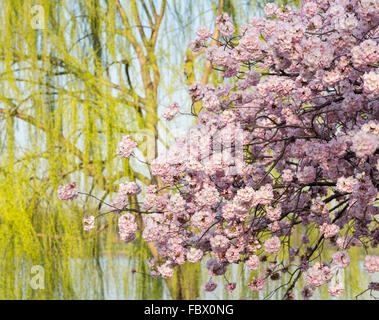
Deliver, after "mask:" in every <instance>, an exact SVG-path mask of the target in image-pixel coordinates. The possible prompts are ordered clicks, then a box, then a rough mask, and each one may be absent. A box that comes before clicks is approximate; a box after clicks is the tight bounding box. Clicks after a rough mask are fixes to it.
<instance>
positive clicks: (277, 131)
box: [58, 0, 379, 299]
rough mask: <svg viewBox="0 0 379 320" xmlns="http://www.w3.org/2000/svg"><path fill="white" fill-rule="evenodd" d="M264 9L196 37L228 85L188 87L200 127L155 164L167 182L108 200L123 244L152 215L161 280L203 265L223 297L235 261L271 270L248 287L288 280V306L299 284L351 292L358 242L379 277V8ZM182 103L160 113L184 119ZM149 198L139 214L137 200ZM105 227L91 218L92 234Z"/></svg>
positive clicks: (68, 190) (129, 144)
mask: <svg viewBox="0 0 379 320" xmlns="http://www.w3.org/2000/svg"><path fill="white" fill-rule="evenodd" d="M264 12H265V15H266V18H257V17H254V18H252V19H251V20H250V22H249V24H247V25H243V26H241V27H240V28H239V30H236V27H235V26H234V25H233V23H232V21H231V19H230V18H229V16H228V15H227V14H225V13H224V14H222V15H220V16H219V17H218V18H217V19H216V25H217V27H218V28H219V30H220V36H219V37H218V38H216V39H214V38H212V34H213V31H212V30H209V29H208V28H206V27H202V28H200V29H198V30H197V32H196V34H197V35H196V38H195V39H194V40H193V41H191V43H190V48H191V50H192V51H193V52H204V53H205V55H206V59H207V60H208V61H209V63H210V65H211V66H212V68H213V69H215V70H218V71H219V72H220V73H221V75H222V77H223V79H224V80H223V83H222V84H220V85H219V86H217V87H215V86H213V85H211V84H207V85H202V84H201V83H199V82H195V83H193V84H191V85H190V86H189V88H188V92H189V95H190V97H191V99H192V106H191V115H192V116H194V117H196V124H195V125H194V126H193V127H191V129H190V130H189V132H188V134H187V135H186V136H184V137H180V138H178V139H177V141H176V144H175V145H173V146H171V148H170V150H169V151H168V152H165V153H163V154H161V155H159V156H158V157H157V158H156V159H154V160H153V161H152V162H151V163H150V170H151V172H152V174H153V175H154V176H156V177H159V181H161V182H162V183H161V184H159V185H150V186H148V187H147V188H146V189H145V192H144V194H143V195H142V193H141V190H142V189H141V187H140V186H138V185H137V184H136V183H134V182H130V183H126V184H122V185H120V187H119V193H118V195H117V197H116V198H115V200H114V201H113V202H112V203H109V204H108V206H109V207H110V212H111V213H113V214H118V215H119V220H118V221H119V236H120V238H121V239H122V240H124V241H126V242H129V241H132V240H134V239H135V237H136V230H137V224H136V221H135V219H136V216H137V215H142V217H143V222H144V226H145V228H144V230H143V233H142V237H143V238H144V240H145V241H147V242H152V243H154V245H155V247H156V248H157V250H158V254H159V257H158V258H152V259H150V260H149V262H148V263H149V266H150V267H151V276H152V277H163V278H170V277H171V276H172V275H173V273H174V269H175V267H176V266H178V265H182V264H183V263H185V262H186V261H189V262H191V263H197V262H200V261H204V262H205V263H204V265H205V266H206V268H207V269H208V271H209V281H208V282H206V283H205V285H204V289H205V290H206V291H213V290H215V288H216V286H217V284H216V282H214V279H213V277H217V276H223V275H225V272H226V271H227V269H228V268H229V267H230V265H232V264H245V265H246V268H247V269H248V270H251V271H253V270H257V269H259V268H260V265H262V264H264V265H265V268H264V272H263V273H262V274H260V275H258V276H256V277H253V278H252V279H249V281H248V282H247V283H246V285H247V286H248V287H249V288H250V289H251V290H256V291H259V290H262V289H263V288H264V287H265V285H266V284H267V282H268V281H275V280H277V279H279V278H280V277H282V276H283V275H284V274H287V275H288V276H289V277H288V278H289V280H288V281H287V282H286V283H285V284H284V287H285V294H284V296H283V298H284V299H291V298H293V297H294V289H295V286H296V284H297V283H298V280H299V279H300V277H303V279H304V281H305V286H304V287H303V288H302V296H303V297H304V298H309V297H311V296H312V294H313V292H314V290H315V289H316V288H317V287H320V286H323V285H328V292H329V294H330V295H332V296H340V295H341V294H342V292H343V290H344V284H343V283H342V282H338V281H336V280H335V279H336V276H337V274H338V272H340V271H341V270H342V269H344V268H348V267H349V265H350V257H349V252H348V251H349V249H350V248H352V247H360V248H361V250H362V253H363V254H364V256H365V260H364V262H363V263H364V269H365V272H366V271H367V272H368V273H375V272H379V256H376V255H375V248H377V245H378V243H379V227H378V220H377V217H378V216H377V215H378V213H379V210H378V186H379V69H378V66H379V64H378V62H379V28H378V25H379V1H378V0H359V1H358V0H333V1H329V0H307V1H303V2H302V4H301V7H300V8H299V9H292V8H289V7H287V8H278V7H277V6H276V5H275V4H272V3H270V4H268V5H267V6H266V7H265V10H264ZM210 43H212V44H210ZM195 105H200V108H195V107H194V106H195ZM179 106H180V103H177V102H175V103H173V104H172V105H170V106H169V107H168V108H167V109H166V110H165V111H164V112H163V114H162V116H163V117H164V118H166V119H167V120H171V119H173V118H174V117H175V116H177V114H178V113H179V112H180V109H181V107H179ZM137 147H138V146H137V145H136V143H135V142H134V141H133V137H130V136H125V137H124V138H123V139H122V140H121V142H120V144H119V147H118V149H117V154H118V155H119V156H120V157H125V158H128V157H130V156H132V157H133V156H135V155H134V150H135V148H137ZM80 193H81V192H79V191H78V189H77V186H76V184H75V183H72V184H69V185H65V186H61V187H60V189H59V190H58V195H59V197H60V199H62V200H69V199H74V198H76V197H77V196H78V194H80ZM138 194H139V198H140V199H141V201H142V204H141V210H135V209H132V208H130V206H129V203H128V196H129V195H133V196H136V195H138ZM101 215H102V214H100V215H99V216H101ZM95 219H96V217H85V219H84V224H85V229H86V230H90V229H92V228H94V220H95ZM325 247H328V248H331V250H332V251H333V252H334V253H333V255H332V258H330V260H326V259H324V257H323V255H322V252H323V250H324V249H325ZM235 288H236V283H232V282H228V283H227V284H226V286H225V289H226V290H229V291H233V290H234V289H235ZM278 288H279V287H278ZM378 289H379V284H378V283H375V282H371V283H370V285H369V288H367V290H368V291H370V293H373V292H374V291H377V290H378Z"/></svg>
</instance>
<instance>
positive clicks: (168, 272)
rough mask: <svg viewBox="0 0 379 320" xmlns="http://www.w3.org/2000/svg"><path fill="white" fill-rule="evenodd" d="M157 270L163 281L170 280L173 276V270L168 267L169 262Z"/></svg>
mask: <svg viewBox="0 0 379 320" xmlns="http://www.w3.org/2000/svg"><path fill="white" fill-rule="evenodd" d="M157 269H158V271H159V273H160V274H161V275H162V277H163V278H165V279H168V278H171V277H172V275H173V274H174V269H173V268H172V267H171V266H170V263H169V262H166V263H164V264H162V265H161V266H158V267H157Z"/></svg>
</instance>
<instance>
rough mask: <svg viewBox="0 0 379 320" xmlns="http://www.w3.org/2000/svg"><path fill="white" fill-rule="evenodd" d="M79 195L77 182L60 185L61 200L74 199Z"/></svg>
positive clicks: (59, 195)
mask: <svg viewBox="0 0 379 320" xmlns="http://www.w3.org/2000/svg"><path fill="white" fill-rule="evenodd" d="M77 197H78V188H77V186H76V182H73V183H68V184H65V185H62V186H59V187H58V198H59V200H72V199H75V198H77Z"/></svg>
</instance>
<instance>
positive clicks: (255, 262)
mask: <svg viewBox="0 0 379 320" xmlns="http://www.w3.org/2000/svg"><path fill="white" fill-rule="evenodd" d="M245 264H246V265H247V268H248V269H249V270H250V271H252V270H257V269H258V268H259V257H258V256H256V255H255V254H253V255H251V256H250V257H249V259H247V260H246V261H245Z"/></svg>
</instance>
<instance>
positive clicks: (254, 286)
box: [247, 277, 266, 291]
mask: <svg viewBox="0 0 379 320" xmlns="http://www.w3.org/2000/svg"><path fill="white" fill-rule="evenodd" d="M265 282H266V280H265V279H264V278H255V277H254V278H253V279H252V280H251V281H250V282H249V283H248V284H247V286H248V287H249V288H250V289H251V290H254V291H261V290H263V289H264V286H265Z"/></svg>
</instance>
